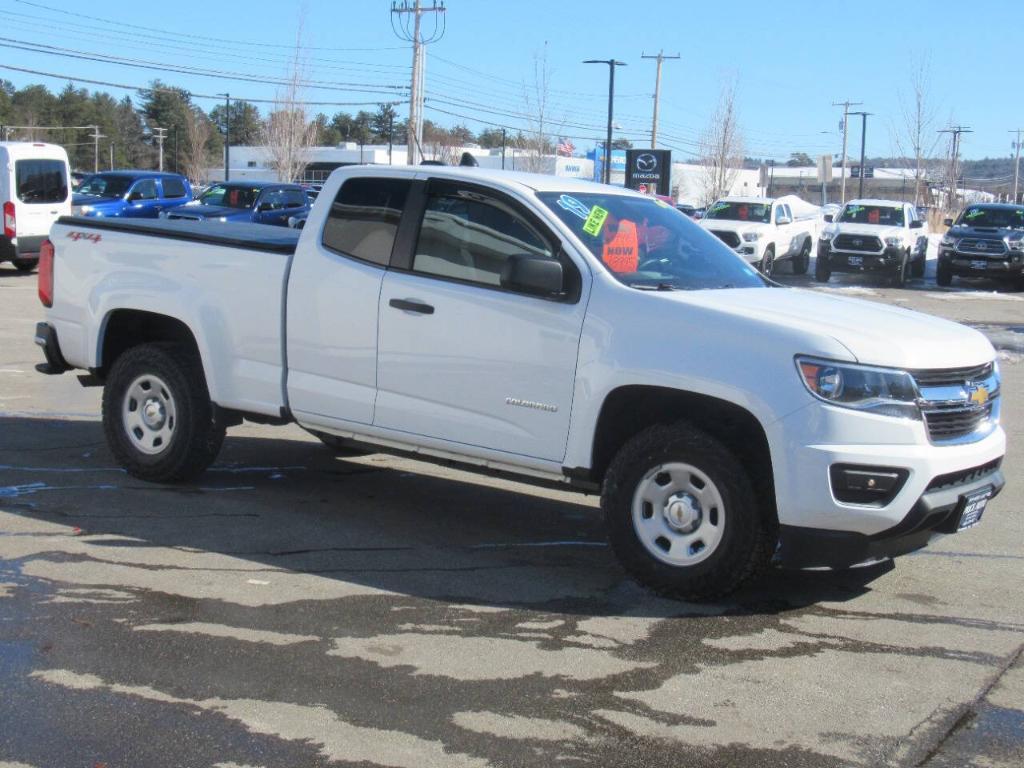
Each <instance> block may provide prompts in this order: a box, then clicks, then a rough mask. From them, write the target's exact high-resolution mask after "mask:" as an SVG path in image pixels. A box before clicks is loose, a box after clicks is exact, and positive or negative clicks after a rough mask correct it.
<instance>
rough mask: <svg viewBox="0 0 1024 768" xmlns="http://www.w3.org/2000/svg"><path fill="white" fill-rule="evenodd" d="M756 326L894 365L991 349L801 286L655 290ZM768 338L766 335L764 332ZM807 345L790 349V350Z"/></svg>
mask: <svg viewBox="0 0 1024 768" xmlns="http://www.w3.org/2000/svg"><path fill="white" fill-rule="evenodd" d="M657 295H658V296H664V297H665V298H667V299H670V300H674V301H678V302H681V303H685V304H690V305H697V306H700V307H702V308H704V309H707V310H711V311H712V312H717V313H721V314H724V315H730V316H732V317H736V318H744V319H748V320H751V321H754V323H756V324H758V325H765V324H767V325H773V326H776V327H778V328H780V329H791V330H798V331H800V332H802V333H804V334H809V335H814V334H817V335H820V336H825V337H830V338H831V339H834V340H835V341H838V342H839V343H840V344H841V345H843V346H844V347H846V348H847V349H848V350H849V351H850V353H851V354H852V355H853V357H854V358H855V359H856V361H857V362H860V363H864V364H868V365H878V366H885V367H892V368H909V369H928V368H960V367H968V366H972V365H981V364H983V363H987V362H988V361H990V360H992V359H993V358H994V357H995V350H994V349H993V348H992V345H991V344H990V343H989V341H988V339H986V338H985V337H984V336H983V335H982V334H981V333H979V332H978V331H975V330H973V329H971V328H968V327H966V326H963V325H960V324H959V323H954V322H951V321H949V320H943V319H941V318H938V317H934V316H932V315H926V314H923V313H920V312H913V311H911V310H907V309H901V308H899V307H892V306H889V305H886V304H878V303H876V302H873V301H865V300H862V299H853V298H847V297H845V296H831V295H828V294H825V293H822V292H819V291H813V290H804V289H799V288H763V289H761V288H737V289H724V290H712V291H672V292H665V293H660V294H657ZM765 338H766V340H767V339H768V338H769V337H767V336H766V337H765ZM805 351H806V350H799V349H794V350H793V354H800V353H801V352H805Z"/></svg>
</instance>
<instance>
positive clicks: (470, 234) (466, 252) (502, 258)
mask: <svg viewBox="0 0 1024 768" xmlns="http://www.w3.org/2000/svg"><path fill="white" fill-rule="evenodd" d="M518 254H527V255H530V256H542V257H546V258H550V259H553V258H555V254H554V251H553V249H552V247H551V245H550V244H549V243H548V242H547V241H546V239H545V238H544V237H543V236H541V234H540V233H539V232H538V231H537V230H536V229H535V228H534V227H533V226H532V225H531V224H530V223H529V222H528V221H527V220H526V217H525V216H523V215H520V214H519V212H517V211H516V210H515V209H514V208H513V207H512V206H510V205H509V204H507V203H505V202H504V201H502V200H500V199H498V198H493V197H490V196H487V195H482V194H479V193H477V192H473V191H469V190H451V191H449V190H443V191H438V192H431V194H430V195H429V197H428V199H427V208H426V212H425V213H424V216H423V224H422V226H421V227H420V235H419V240H418V242H417V243H416V255H415V257H414V258H413V265H412V268H413V271H415V272H421V273H424V274H428V275H437V276H440V277H447V278H453V279H456V280H467V281H470V282H474V283H480V284H482V285H489V286H495V287H497V286H499V285H500V284H501V273H502V269H503V268H504V266H505V262H506V261H507V260H508V258H509V257H510V256H514V255H518Z"/></svg>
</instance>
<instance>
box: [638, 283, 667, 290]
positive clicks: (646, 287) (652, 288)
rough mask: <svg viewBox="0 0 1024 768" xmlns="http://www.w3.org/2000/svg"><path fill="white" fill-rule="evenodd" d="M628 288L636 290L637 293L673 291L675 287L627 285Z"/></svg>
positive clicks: (656, 284) (644, 284)
mask: <svg viewBox="0 0 1024 768" xmlns="http://www.w3.org/2000/svg"><path fill="white" fill-rule="evenodd" d="M628 285H629V287H630V288H636V289H637V290H638V291H674V290H676V286H674V285H672V283H629V284H628Z"/></svg>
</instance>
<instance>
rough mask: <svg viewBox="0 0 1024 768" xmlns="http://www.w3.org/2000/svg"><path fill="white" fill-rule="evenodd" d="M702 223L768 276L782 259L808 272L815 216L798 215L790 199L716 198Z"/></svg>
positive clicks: (797, 271)
mask: <svg viewBox="0 0 1024 768" xmlns="http://www.w3.org/2000/svg"><path fill="white" fill-rule="evenodd" d="M700 225H701V226H702V227H704V229H706V230H708V231H709V232H710V233H711V234H713V235H714V236H715V237H717V238H718V239H719V240H721V241H722V242H723V243H725V244H726V245H728V246H729V247H730V248H732V249H733V250H735V251H736V253H738V254H739V255H740V256H742V257H743V258H744V259H745V260H746V261H748V262H750V263H751V264H754V265H756V266H757V268H758V269H759V270H761V273H762V274H764V275H766V276H768V277H771V275H772V273H773V272H774V271H775V266H776V264H777V263H778V262H779V261H780V260H782V259H791V260H792V261H791V264H792V265H793V273H794V274H797V275H802V274H804V273H805V272H807V266H808V264H810V262H811V249H812V248H813V247H814V240H815V237H816V235H817V219H816V217H815V216H806V217H803V218H797V217H796V216H795V215H794V213H793V209H792V207H791V205H790V204H789V203H788V202H787V201H785V200H782V199H780V200H775V199H771V198H764V197H724V198H722V199H721V200H717V201H715V202H714V203H712V204H711V205H709V206H708V210H707V213H705V214H704V218H702V219H701V220H700Z"/></svg>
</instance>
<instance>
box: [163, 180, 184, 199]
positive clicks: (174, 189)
mask: <svg viewBox="0 0 1024 768" xmlns="http://www.w3.org/2000/svg"><path fill="white" fill-rule="evenodd" d="M163 185H164V197H185V194H186V192H185V184H184V182H183V181H182V180H181V179H179V178H177V177H176V176H165V177H164V179H163Z"/></svg>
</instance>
